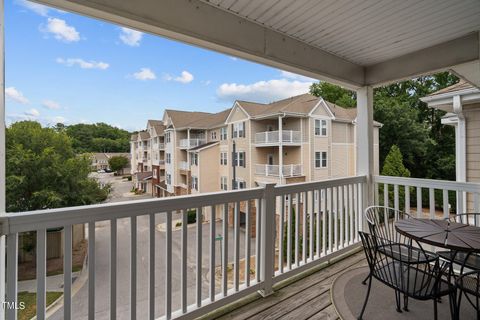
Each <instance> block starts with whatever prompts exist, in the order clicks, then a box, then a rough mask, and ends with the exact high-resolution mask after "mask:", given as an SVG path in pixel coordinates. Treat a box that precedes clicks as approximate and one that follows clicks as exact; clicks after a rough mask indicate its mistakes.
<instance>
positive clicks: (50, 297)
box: [18, 291, 62, 320]
mask: <svg viewBox="0 0 480 320" xmlns="http://www.w3.org/2000/svg"><path fill="white" fill-rule="evenodd" d="M61 295H62V292H54V291H50V292H47V306H49V305H51V304H52V303H53V302H55V301H56V300H57V299H58V298H60V296H61ZM22 301H23V302H24V303H25V309H23V310H18V319H19V320H29V319H31V318H33V317H34V316H35V315H36V314H37V294H36V293H31V292H26V291H22V292H19V293H18V302H19V303H20V302H22Z"/></svg>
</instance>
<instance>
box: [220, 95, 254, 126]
mask: <svg viewBox="0 0 480 320" xmlns="http://www.w3.org/2000/svg"><path fill="white" fill-rule="evenodd" d="M236 108H239V109H240V110H242V112H243V113H244V114H245V115H246V116H247V119H248V120H250V115H249V114H248V112H247V111H246V110H245V109H243V107H242V106H241V105H240V103H238V101H235V103H234V104H233V107H232V109H231V110H230V112H229V113H228V116H227V119H226V120H225V124H227V123H232V122H231V121H230V117H231V116H232V114H233V112H234V111H235V109H236ZM242 121H243V120H242Z"/></svg>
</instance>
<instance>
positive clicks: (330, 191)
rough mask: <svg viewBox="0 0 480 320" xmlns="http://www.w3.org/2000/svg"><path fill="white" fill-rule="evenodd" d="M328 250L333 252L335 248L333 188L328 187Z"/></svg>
mask: <svg viewBox="0 0 480 320" xmlns="http://www.w3.org/2000/svg"><path fill="white" fill-rule="evenodd" d="M328 198H329V200H328V252H327V253H331V252H332V248H333V234H332V215H333V212H332V209H333V205H332V204H333V202H334V201H333V188H328Z"/></svg>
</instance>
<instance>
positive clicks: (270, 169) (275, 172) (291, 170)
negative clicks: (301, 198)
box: [255, 164, 303, 178]
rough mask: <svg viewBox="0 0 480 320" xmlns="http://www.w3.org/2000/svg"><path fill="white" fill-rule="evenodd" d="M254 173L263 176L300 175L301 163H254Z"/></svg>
mask: <svg viewBox="0 0 480 320" xmlns="http://www.w3.org/2000/svg"><path fill="white" fill-rule="evenodd" d="M255 175H257V176H264V177H284V178H291V177H300V176H302V175H303V165H301V164H286V165H283V166H279V165H272V164H257V165H255Z"/></svg>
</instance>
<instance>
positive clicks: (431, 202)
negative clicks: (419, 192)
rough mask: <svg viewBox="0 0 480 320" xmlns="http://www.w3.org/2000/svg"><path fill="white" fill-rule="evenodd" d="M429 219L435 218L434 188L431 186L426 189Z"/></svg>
mask: <svg viewBox="0 0 480 320" xmlns="http://www.w3.org/2000/svg"><path fill="white" fill-rule="evenodd" d="M428 199H429V209H430V219H434V218H435V190H434V189H433V188H429V189H428Z"/></svg>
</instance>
